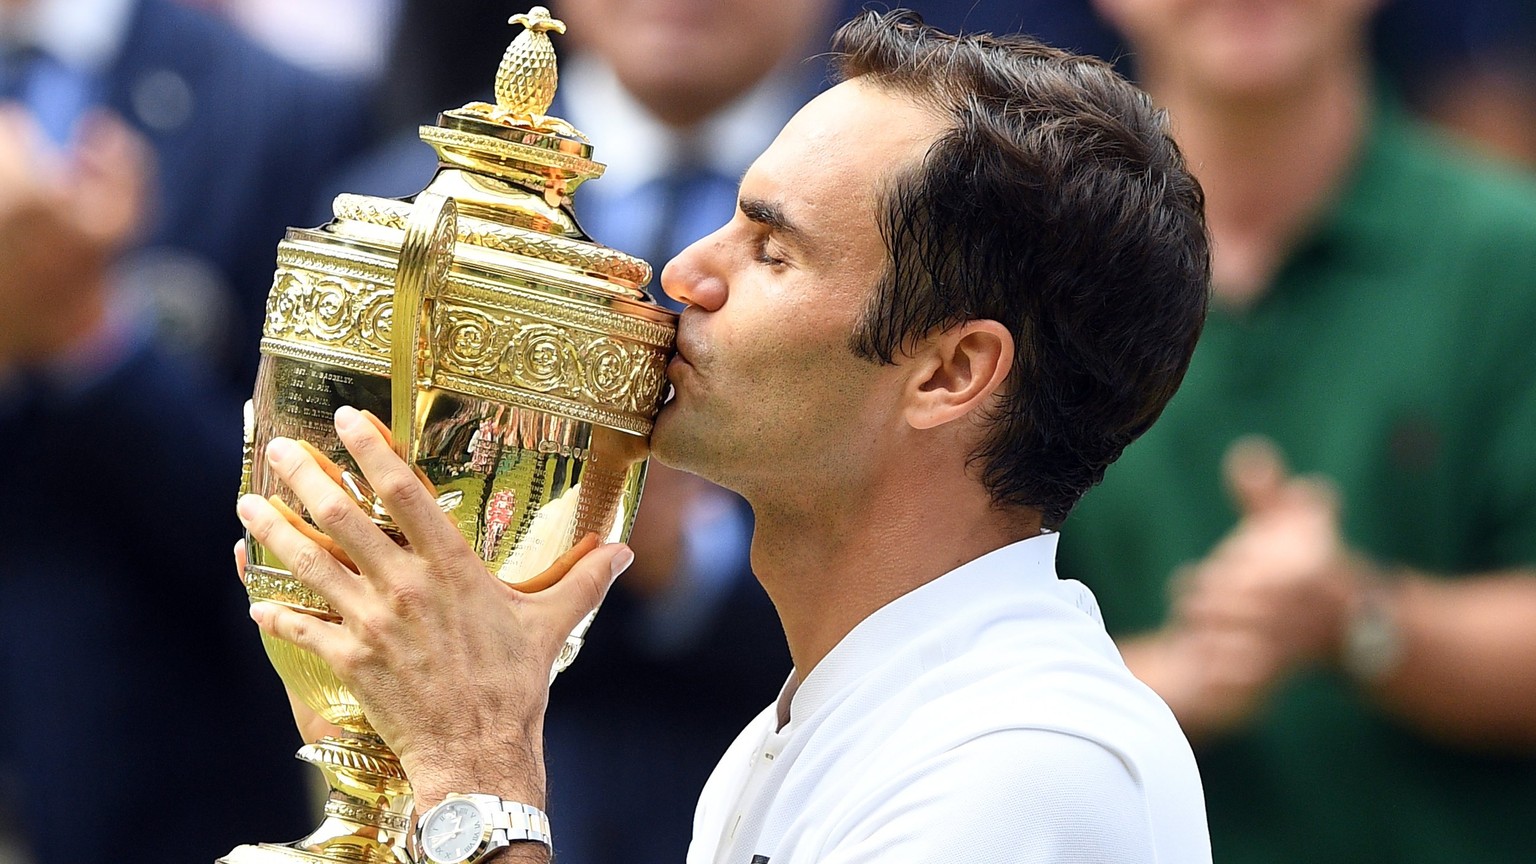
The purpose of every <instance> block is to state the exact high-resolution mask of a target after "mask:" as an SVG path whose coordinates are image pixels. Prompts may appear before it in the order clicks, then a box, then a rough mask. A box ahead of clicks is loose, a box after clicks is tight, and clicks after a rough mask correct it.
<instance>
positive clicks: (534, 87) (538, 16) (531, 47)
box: [495, 6, 565, 128]
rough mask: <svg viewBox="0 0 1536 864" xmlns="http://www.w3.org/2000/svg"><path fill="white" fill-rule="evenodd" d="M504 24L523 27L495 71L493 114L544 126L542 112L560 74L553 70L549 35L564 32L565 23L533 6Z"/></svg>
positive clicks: (547, 11)
mask: <svg viewBox="0 0 1536 864" xmlns="http://www.w3.org/2000/svg"><path fill="white" fill-rule="evenodd" d="M507 23H508V24H521V25H523V27H525V28H527V29H525V30H523V32H522V33H519V34H518V35H517V38H516V39H513V40H512V44H511V45H508V46H507V51H506V53H505V54H503V55H502V58H501V66H500V67H499V68H498V69H497V70H496V111H495V113H496V114H497V115H498V117H499V119H510V120H513V121H518V122H522V123H526V124H527V125H529V126H532V127H534V128H542V127H545V126H547V125H548V123H549V120H550V119H551V118H548V117H547V116H546V112H548V111H549V105H550V103H551V102H553V101H554V99H555V87H556V85H557V84H558V83H559V81H560V75H559V73H558V71H557V70H556V68H555V46H554V45H552V44H550V41H549V32H550V31H554V32H556V33H564V32H565V23H564V22H563V21H559V20H557V19H555V18H552V17H550V14H549V10H548V9H546V8H544V7H543V6H535V7H533V8H532V9H529V10H528V12H527V13H526V14H523V15H513V16H512V17H511V18H510V19H508V20H507Z"/></svg>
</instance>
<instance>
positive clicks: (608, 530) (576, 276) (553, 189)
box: [221, 7, 676, 864]
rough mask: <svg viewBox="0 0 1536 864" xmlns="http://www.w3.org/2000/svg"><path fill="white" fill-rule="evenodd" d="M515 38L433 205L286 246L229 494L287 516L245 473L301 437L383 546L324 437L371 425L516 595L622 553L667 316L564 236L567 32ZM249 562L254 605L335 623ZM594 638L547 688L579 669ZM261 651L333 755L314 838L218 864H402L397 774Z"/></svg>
mask: <svg viewBox="0 0 1536 864" xmlns="http://www.w3.org/2000/svg"><path fill="white" fill-rule="evenodd" d="M512 21H513V22H514V23H520V24H522V25H523V26H524V27H525V28H526V29H525V30H524V32H522V33H521V34H519V35H518V37H517V39H516V40H515V41H513V43H512V45H511V47H509V48H508V49H507V53H506V56H505V57H504V58H503V60H502V63H501V67H500V69H499V70H498V72H497V77H496V91H495V92H496V100H497V102H496V104H495V105H489V104H486V103H473V104H470V105H466V106H464V107H463V108H460V109H457V110H453V111H447V112H445V113H443V114H441V115H439V117H438V120H437V123H436V124H435V125H432V126H426V127H423V128H422V130H421V137H422V139H423V140H424V141H425V142H427V143H428V144H430V145H431V146H432V147H433V148H435V149H436V150H437V153H438V155H439V158H440V167H439V169H438V172H437V175H436V176H435V177H434V178H432V181H431V183H430V184H429V185H428V186H427V187H426V189H425V190H424V191H422V192H421V193H420V194H418V195H417V196H416V197H415V198H414V199H412V200H410V201H396V200H387V199H379V198H369V197H363V196H356V195H342V196H340V197H338V198H337V199H336V202H335V219H334V221H332V222H330V223H329V224H327V225H325V226H323V227H321V228H317V229H314V230H300V229H291V230H290V231H289V232H288V236H287V238H286V239H285V240H284V241H283V242H282V243H281V244H280V245H279V246H278V255H277V271H276V275H275V278H274V280H273V285H272V291H271V295H270V296H269V298H268V300H267V318H266V326H265V330H264V338H263V339H262V343H261V348H262V355H263V356H262V361H261V369H260V372H259V374H258V377H257V382H256V393H255V400H254V403H253V404H254V410H253V412H252V416H251V417H250V418H249V421H250V422H248V425H247V432H246V470H247V474H246V478H245V480H244V484H245V487H246V489H247V490H249V491H253V492H256V493H258V494H261V495H267V496H273V495H275V496H278V497H279V498H281V499H282V500H283V502H284V503H285V504H287V505H288V506H289V507H290V508H292V509H294V510H298V509H299V508H300V506H301V505H300V504H299V502H298V500H297V499H296V498H295V497H294V496H293V495H292V494H291V493H289V492H288V491H287V490H286V489H285V488H283V487H282V484H281V483H278V482H277V481H276V480H275V479H274V478H273V477H271V476H270V474H269V472H268V471H267V469H266V466H265V462H264V460H262V459H258V458H253V454H256V453H261V452H263V451H264V449H265V447H266V445H267V443H268V442H270V441H271V440H272V439H273V438H275V437H279V436H284V437H290V438H296V439H300V440H303V441H306V442H308V443H309V444H311V445H313V446H314V447H315V448H317V449H318V450H319V451H320V452H322V453H323V454H325V455H326V456H328V457H329V458H331V459H332V460H333V461H334V462H335V463H336V465H337V466H338V468H339V469H340V470H342V471H343V472H345V473H344V474H343V483H344V485H346V486H347V488H348V489H349V490H350V491H351V492H352V494H353V495H354V496H355V497H356V498H357V499H358V502H359V504H360V505H361V506H363V507H364V509H365V510H368V511H369V512H370V514H371V515H372V517H373V518H374V520H375V521H376V522H377V523H378V524H379V525H380V526H381V527H383V528H384V529H385V530H386V531H390V530H391V528H392V527H393V526H392V523H391V522H390V519H389V514H388V513H387V512H385V511H384V510H383V508H382V507H380V506H378V505H377V503H376V501H375V500H374V498H373V494H372V492H371V490H370V489H369V488H368V487H367V484H366V483H365V482H363V481H362V478H361V472H359V471H357V469H356V466H355V465H354V464H353V463H352V462H351V460H350V458H349V457H348V455H347V453H346V451H345V449H344V448H343V447H342V446H341V444H340V442H339V441H338V440H337V438H336V433H335V430H334V428H333V427H332V415H333V413H334V412H335V410H336V408H338V407H340V406H342V405H352V406H355V407H357V408H359V409H363V410H368V411H372V412H373V413H374V414H375V415H377V416H378V417H380V418H388V421H389V426H390V431H391V433H392V435H393V439H394V445H395V448H396V449H397V450H398V451H399V452H400V454H401V455H402V456H403V457H404V458H405V459H406V460H407V461H409V462H410V463H411V464H413V465H415V466H416V467H417V468H418V469H419V471H420V473H421V474H422V475H423V476H424V477H425V478H426V480H427V481H428V482H429V483H430V484H431V485H432V486H433V487H435V490H436V493H437V496H438V497H437V501H438V505H439V506H440V507H441V508H442V509H443V511H444V512H445V513H446V514H447V518H450V519H451V520H452V521H453V522H454V523H455V524H456V525H457V526H458V527H459V529H460V531H461V532H462V533H463V535H464V537H465V538H466V540H468V541H469V543H470V545H471V547H472V548H474V549H475V550H476V551H477V552H479V554H480V555H481V557H482V558H483V559H484V561H485V564H486V567H487V568H488V569H489V571H490V572H491V573H493V574H495V575H496V576H498V577H499V578H501V579H503V580H505V581H507V582H509V583H512V584H516V583H518V582H521V581H523V580H526V579H528V578H530V577H532V576H535V575H537V574H539V573H540V572H541V571H543V570H544V569H545V568H546V567H547V566H549V565H550V564H551V563H553V562H554V560H555V559H556V558H558V557H559V556H560V555H561V554H562V553H563V552H565V551H566V550H567V549H569V548H570V547H571V546H572V545H573V544H574V543H575V542H576V541H577V540H579V539H580V538H582V537H584V536H586V535H587V534H589V533H594V532H595V533H596V534H598V535H599V536H600V537H601V538H602V539H603V541H604V542H612V541H617V540H622V539H624V538H626V537H627V535H628V533H629V528H630V526H631V525H632V523H633V519H634V513H635V506H636V504H637V503H638V501H639V497H640V487H641V483H642V481H643V478H644V475H645V458H646V455H647V453H648V443H647V440H648V436H649V434H650V430H651V423H652V419H653V418H654V416H655V414H656V410H657V409H658V408H659V406H660V402H661V397H662V392H663V389H664V387H665V384H666V379H665V367H666V362H667V359H668V356H669V354H670V349H671V344H672V339H673V334H674V332H675V329H676V315H675V314H674V313H672V312H670V311H668V310H666V309H663V308H662V307H660V306H658V305H656V304H655V303H654V302H653V301H651V300H650V299H649V298H648V297H647V295H646V294H645V292H644V291H643V290H642V289H643V286H644V285H645V284H646V283H647V282H648V281H649V279H650V268H649V266H647V265H646V264H645V263H644V262H642V261H640V260H638V259H636V258H632V257H630V256H628V255H624V254H622V253H619V252H616V251H614V250H611V249H607V248H605V247H603V246H599V245H597V244H595V243H593V242H592V241H591V240H590V239H589V238H588V237H587V236H586V234H585V233H584V232H583V231H582V230H581V228H580V226H579V225H578V224H577V223H576V220H575V218H574V216H573V215H572V209H571V195H572V193H573V192H574V191H575V190H576V187H577V186H579V185H580V184H581V183H582V182H583V181H586V180H588V179H591V178H594V177H597V176H599V175H600V174H601V173H602V171H603V166H602V165H600V164H598V163H596V162H593V161H591V155H592V147H591V145H590V144H589V143H588V142H587V140H586V138H585V137H584V136H582V135H581V133H579V132H577V131H576V130H575V129H573V128H571V127H570V125H569V124H567V123H565V122H564V121H562V120H560V119H558V118H554V117H548V116H546V115H545V114H544V112H545V111H547V110H548V109H549V105H550V101H551V99H552V98H553V96H554V91H555V85H556V72H555V58H554V52H553V49H552V47H551V45H550V41H549V36H548V35H547V34H548V32H549V31H554V32H556V33H561V32H564V30H565V25H564V24H562V23H561V22H559V21H556V20H553V19H552V18H550V17H549V13H548V11H547V10H545V9H543V8H542V7H535V8H534V9H533V10H532V11H530V12H529V13H528V14H527V15H518V16H515V17H514V18H513V19H512ZM247 544H248V547H247V548H248V552H249V563H248V565H247V568H246V573H245V578H246V586H247V590H248V591H249V594H250V596H251V598H252V599H255V600H266V601H272V602H277V603H282V604H285V605H287V606H290V607H293V608H296V609H301V610H303V611H305V612H308V613H310V614H314V615H319V616H331V615H334V613H333V612H332V610H330V609H329V608H328V607H327V605H326V603H325V601H324V600H322V599H321V598H320V597H318V596H316V595H315V594H314V593H313V592H310V591H309V590H307V589H306V588H305V587H304V586H303V585H302V584H301V583H299V582H297V581H296V580H295V579H294V578H293V577H292V576H291V574H289V573H288V572H287V571H286V570H285V569H283V566H282V564H281V562H279V561H278V560H277V559H276V558H275V557H273V556H272V554H271V553H270V552H269V551H267V550H265V549H263V548H262V547H261V546H260V545H259V544H257V543H254V542H252V541H251V539H250V538H249V537H247ZM588 623H590V617H589V618H588V620H587V621H584V622H582V624H581V625H580V626H579V627H578V628H577V630H576V632H574V633H572V634H571V636H570V638H569V639H568V640H567V642H566V645H565V648H564V650H563V651H562V652H561V655H560V658H559V660H558V661H557V662H556V664H555V668H554V669H552V670H551V672H550V674H551V677H553V676H554V675H555V674H556V673H558V672H559V671H560V670H561V669H564V668H565V667H566V666H567V665H568V664H569V663H570V662H571V661H572V660H573V659H574V658H575V656H576V652H577V651H578V650H579V649H580V647H581V643H582V636H583V634H584V633H585V630H586V627H587V624H588ZM443 636H444V638H450V639H451V638H454V637H455V634H452V633H445V634H443ZM262 638H263V641H264V642H265V645H266V649H267V653H268V656H269V657H270V658H271V660H272V665H273V666H274V667H276V668H277V671H278V674H279V675H281V676H282V679H283V681H284V683H285V684H287V686H288V687H289V689H290V690H292V691H293V692H294V694H296V696H297V697H298V698H300V699H302V700H303V701H304V702H305V703H306V704H308V705H309V706H310V707H311V708H313V709H314V710H315V711H317V712H319V714H320V715H321V716H322V717H324V718H325V719H326V720H328V721H330V722H331V723H334V724H336V725H337V726H339V727H341V728H342V729H343V730H345V734H344V735H342V736H339V737H331V738H326V739H323V740H321V741H320V742H318V743H316V744H313V745H310V746H307V747H305V748H303V749H302V750H301V751H300V752H299V757H300V758H301V759H304V760H306V761H308V762H311V763H313V764H315V765H317V766H318V767H319V768H320V770H321V771H322V772H324V775H325V779H326V781H327V782H328V783H329V786H330V792H329V798H328V800H327V801H326V805H325V820H324V822H323V823H322V824H321V826H320V827H319V828H318V829H317V830H316V831H315V832H314V833H312V834H310V835H309V836H308V837H306V838H305V839H303V840H300V841H298V842H296V843H292V844H288V845H275V844H261V845H259V846H241V847H239V848H237V849H235V850H234V851H233V852H231V853H230V854H229V855H228V856H226V857H225V858H223V859H221V860H222V861H223V862H227V864H248V862H280V861H281V862H293V861H327V862H342V861H346V862H410V861H412V860H413V858H412V855H411V853H410V851H409V849H408V848H407V839H406V838H407V837H408V836H409V834H410V830H409V829H410V821H411V811H412V797H411V789H410V786H409V784H408V783H407V781H406V778H405V774H404V773H403V771H402V770H401V768H400V764H399V761H398V759H396V757H395V756H394V754H393V753H391V752H390V751H389V749H388V748H387V747H386V746H385V745H384V743H383V742H382V741H381V740H380V739H379V737H378V736H377V735H376V734H375V733H374V732H373V730H372V729H371V728H370V726H369V725H368V721H367V718H366V717H364V715H363V712H362V709H361V708H360V706H359V705H358V703H357V700H356V699H355V698H354V696H353V695H352V694H351V693H350V692H348V690H347V689H346V688H345V687H344V686H343V685H342V684H341V682H340V681H338V680H337V678H336V676H335V674H334V673H333V672H332V671H331V670H330V669H329V668H328V667H327V666H326V665H325V663H323V662H322V661H321V660H320V659H319V658H318V657H316V656H315V655H313V654H311V653H309V652H306V651H303V650H301V649H299V648H297V647H295V646H294V645H292V644H290V643H287V642H284V641H281V640H277V639H272V638H269V637H267V636H265V635H263V637H262Z"/></svg>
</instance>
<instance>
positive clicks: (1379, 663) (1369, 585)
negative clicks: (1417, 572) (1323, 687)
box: [1337, 564, 1403, 686]
mask: <svg viewBox="0 0 1536 864" xmlns="http://www.w3.org/2000/svg"><path fill="white" fill-rule="evenodd" d="M1356 573H1357V575H1356V589H1355V596H1354V598H1353V600H1352V602H1351V604H1350V609H1349V613H1348V615H1347V617H1346V619H1345V622H1344V627H1343V632H1342V633H1341V634H1340V639H1339V649H1338V655H1337V658H1338V665H1339V668H1341V669H1342V670H1343V671H1344V673H1345V674H1347V675H1348V676H1349V677H1350V678H1351V679H1353V680H1354V681H1356V682H1357V683H1359V684H1362V685H1365V686H1374V685H1377V684H1380V683H1381V682H1382V681H1384V680H1386V679H1387V678H1389V677H1391V675H1392V673H1393V672H1395V671H1396V670H1397V668H1398V666H1399V665H1400V663H1401V662H1402V655H1403V646H1402V625H1401V622H1400V620H1399V614H1398V598H1399V594H1400V593H1401V586H1402V578H1401V576H1400V575H1399V574H1396V573H1392V572H1390V571H1386V570H1382V569H1379V568H1376V567H1374V566H1370V565H1368V564H1362V565H1361V566H1358V567H1357V568H1356Z"/></svg>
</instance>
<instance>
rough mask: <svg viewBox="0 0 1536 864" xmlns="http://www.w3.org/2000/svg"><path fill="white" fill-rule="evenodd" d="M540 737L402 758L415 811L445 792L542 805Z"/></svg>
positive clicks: (542, 753)
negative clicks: (493, 796)
mask: <svg viewBox="0 0 1536 864" xmlns="http://www.w3.org/2000/svg"><path fill="white" fill-rule="evenodd" d="M542 741H543V737H542V735H532V736H529V737H521V736H519V737H517V738H507V737H503V738H501V739H500V740H498V741H495V742H492V743H489V744H484V745H477V746H473V747H471V746H454V747H449V748H443V749H441V750H438V751H435V752H431V753H418V754H413V755H412V757H411V758H410V759H409V760H407V759H406V757H404V756H402V757H401V761H402V763H403V764H404V767H405V771H406V776H407V777H409V778H410V781H411V789H412V791H413V792H414V793H415V804H416V813H417V814H418V815H420V814H421V813H423V812H425V811H426V810H427V809H428V808H430V807H433V806H435V805H437V804H439V803H441V802H442V800H443V799H444V798H445V797H447V796H448V795H449V794H450V793H455V792H457V793H461V794H468V793H482V794H489V795H495V796H497V797H499V798H503V799H506V800H509V801H521V802H523V803H525V804H530V805H532V806H534V807H537V808H539V809H541V810H542V809H544V808H545V806H546V803H547V797H548V796H547V794H546V791H545V789H546V783H545V772H544V752H543V746H542Z"/></svg>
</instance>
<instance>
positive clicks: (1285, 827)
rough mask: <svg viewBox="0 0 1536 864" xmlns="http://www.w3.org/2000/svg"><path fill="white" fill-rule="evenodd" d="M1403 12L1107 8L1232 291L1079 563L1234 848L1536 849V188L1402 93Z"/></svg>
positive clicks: (1352, 5)
mask: <svg viewBox="0 0 1536 864" xmlns="http://www.w3.org/2000/svg"><path fill="white" fill-rule="evenodd" d="M1376 5H1377V4H1376V3H1374V2H1372V0H1347V2H1346V0H1315V2H1303V0H1295V2H1284V3H1274V2H1258V0H1254V2H1213V0H1195V2H1191V0H1099V7H1100V8H1101V9H1102V10H1103V11H1104V12H1105V13H1106V14H1107V15H1108V17H1110V18H1111V19H1113V20H1114V21H1115V22H1116V23H1117V24H1118V25H1119V26H1120V27H1121V28H1122V30H1123V32H1124V33H1125V35H1126V37H1127V39H1128V41H1129V42H1130V43H1131V44H1132V45H1133V46H1134V48H1135V53H1134V57H1135V58H1136V62H1137V72H1138V73H1139V75H1140V77H1141V80H1142V82H1143V83H1144V84H1145V85H1146V86H1147V88H1148V89H1149V90H1150V92H1151V93H1152V94H1153V96H1154V98H1155V99H1156V100H1157V101H1158V102H1159V103H1160V104H1161V105H1162V106H1164V107H1166V108H1167V110H1168V111H1169V114H1170V116H1171V118H1172V122H1173V128H1174V130H1175V133H1176V135H1177V137H1178V138H1179V140H1180V142H1181V145H1182V146H1183V147H1184V150H1185V154H1186V156H1187V158H1188V159H1189V161H1190V164H1191V165H1192V166H1194V167H1195V171H1196V174H1197V176H1198V177H1199V178H1200V180H1201V182H1202V184H1203V185H1204V187H1205V191H1206V195H1207V218H1208V222H1209V227H1210V230H1211V234H1212V237H1213V239H1214V247H1213V251H1214V255H1213V260H1212V266H1213V284H1214V287H1215V299H1216V302H1215V303H1214V305H1213V308H1212V311H1211V315H1210V319H1209V322H1208V324H1207V327H1206V331H1205V335H1204V336H1203V338H1202V340H1201V343H1200V347H1199V348H1198V349H1197V350H1196V352H1195V357H1194V361H1193V365H1192V366H1191V368H1190V371H1189V374H1188V377H1187V378H1186V380H1185V383H1184V386H1183V388H1182V389H1181V390H1180V392H1179V394H1178V395H1177V396H1176V397H1175V398H1174V399H1173V401H1172V402H1171V403H1170V404H1169V406H1168V408H1167V410H1166V411H1165V412H1164V414H1163V416H1162V418H1161V419H1160V420H1159V421H1158V423H1157V425H1156V426H1154V427H1153V428H1152V430H1151V431H1150V432H1148V433H1147V434H1146V435H1145V436H1144V437H1143V438H1142V439H1140V440H1139V441H1137V442H1136V443H1135V444H1133V445H1132V446H1130V447H1129V448H1128V449H1127V450H1126V453H1125V455H1124V457H1123V458H1122V459H1121V460H1120V462H1119V463H1118V464H1117V465H1116V467H1115V469H1114V470H1113V471H1111V472H1109V475H1108V477H1107V478H1106V480H1105V482H1104V484H1103V486H1102V487H1100V488H1098V489H1095V490H1094V491H1092V492H1090V493H1088V495H1087V496H1086V497H1085V498H1084V500H1083V502H1082V504H1081V505H1080V507H1079V509H1078V511H1077V512H1075V513H1074V514H1073V516H1072V518H1071V520H1070V522H1069V524H1068V527H1067V528H1066V529H1065V530H1064V531H1063V532H1062V550H1061V559H1062V568H1063V573H1064V574H1069V575H1072V576H1075V577H1077V578H1081V579H1083V580H1084V581H1086V582H1087V583H1088V584H1089V585H1090V586H1092V588H1093V590H1094V592H1095V593H1096V594H1097V595H1098V597H1099V599H1100V603H1101V606H1102V608H1103V611H1104V616H1105V620H1106V622H1108V624H1109V627H1110V629H1111V631H1112V632H1116V631H1118V634H1120V636H1121V641H1120V644H1121V647H1122V650H1123V652H1124V654H1125V658H1126V661H1127V663H1128V665H1130V667H1131V669H1132V670H1133V671H1135V672H1136V673H1137V674H1138V675H1139V676H1141V677H1142V678H1143V680H1145V681H1147V682H1148V683H1149V684H1151V685H1152V686H1153V687H1154V689H1156V690H1157V691H1158V692H1159V693H1160V694H1161V695H1162V696H1163V697H1164V699H1165V700H1167V702H1168V703H1169V705H1170V706H1171V707H1172V708H1173V709H1174V712H1175V713H1176V714H1177V715H1178V716H1179V719H1180V721H1181V722H1182V723H1183V724H1184V726H1185V728H1186V730H1187V732H1188V733H1189V734H1190V736H1191V738H1192V739H1194V740H1195V741H1196V744H1197V753H1198V755H1199V757H1200V760H1201V769H1202V776H1203V778H1204V781H1205V784H1206V798H1207V802H1208V807H1209V810H1210V826H1211V835H1212V843H1213V851H1214V857H1215V859H1216V860H1218V861H1222V862H1228V864H1243V862H1296V861H1306V862H1309V864H1346V862H1350V864H1355V862H1364V861H1370V862H1426V864H1427V862H1445V861H1457V862H1509V861H1517V860H1524V859H1526V858H1528V857H1529V855H1530V849H1531V848H1533V845H1536V823H1533V822H1532V821H1531V820H1530V819H1529V818H1528V816H1527V814H1529V813H1530V812H1531V810H1532V808H1533V807H1536V759H1533V758H1532V753H1533V752H1536V675H1533V674H1532V670H1533V669H1536V575H1533V574H1532V571H1531V569H1530V568H1531V566H1532V564H1533V562H1536V451H1533V450H1532V449H1531V446H1530V442H1531V441H1532V440H1536V343H1533V342H1532V340H1531V338H1530V334H1531V332H1532V330H1533V327H1536V186H1533V184H1532V182H1531V181H1530V179H1529V178H1528V177H1526V176H1524V175H1520V174H1518V173H1515V172H1512V171H1506V170H1501V169H1497V168H1494V167H1490V166H1487V165H1484V164H1482V163H1480V162H1477V161H1472V160H1469V158H1468V157H1467V156H1466V155H1465V154H1464V153H1462V152H1461V151H1459V150H1458V149H1457V148H1456V147H1454V146H1452V145H1450V144H1448V143H1447V142H1446V141H1445V140H1443V139H1441V138H1440V137H1438V136H1437V135H1435V134H1431V133H1429V132H1427V131H1426V130H1425V129H1422V128H1420V127H1419V126H1418V125H1416V124H1415V123H1414V122H1412V121H1410V120H1409V119H1408V118H1407V117H1406V116H1405V115H1404V113H1403V111H1402V110H1401V109H1400V108H1399V107H1398V106H1397V105H1395V104H1393V103H1392V102H1391V100H1390V99H1387V98H1384V97H1382V96H1381V95H1379V94H1376V93H1374V92H1373V88H1372V80H1373V76H1372V74H1371V71H1370V62H1369V58H1368V56H1367V48H1366V46H1367V38H1368V37H1367V33H1368V25H1369V23H1370V16H1371V14H1372V13H1373V12H1374V11H1375V7H1376ZM1254 435H1260V436H1264V437H1263V438H1262V439H1256V438H1252V437H1248V436H1254Z"/></svg>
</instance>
